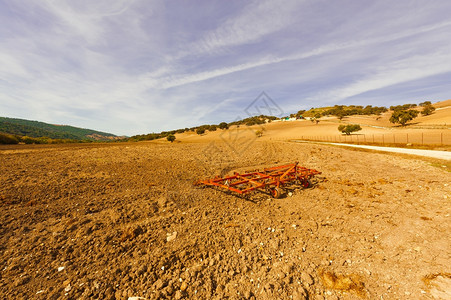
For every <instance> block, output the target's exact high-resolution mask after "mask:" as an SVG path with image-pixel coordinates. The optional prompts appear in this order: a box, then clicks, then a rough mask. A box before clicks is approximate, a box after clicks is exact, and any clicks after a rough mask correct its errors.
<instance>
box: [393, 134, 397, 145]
mask: <svg viewBox="0 0 451 300" xmlns="http://www.w3.org/2000/svg"><path fill="white" fill-rule="evenodd" d="M393 144H396V140H395V134H394V133H393Z"/></svg>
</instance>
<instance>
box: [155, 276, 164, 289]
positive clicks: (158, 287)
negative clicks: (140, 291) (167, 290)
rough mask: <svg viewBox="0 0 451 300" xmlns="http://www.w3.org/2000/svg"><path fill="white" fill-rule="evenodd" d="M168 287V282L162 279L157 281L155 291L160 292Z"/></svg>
mask: <svg viewBox="0 0 451 300" xmlns="http://www.w3.org/2000/svg"><path fill="white" fill-rule="evenodd" d="M166 285H167V282H164V281H163V280H162V279H161V278H159V279H158V280H157V281H155V283H154V286H155V289H157V290H160V289H162V288H163V287H165V286H166Z"/></svg>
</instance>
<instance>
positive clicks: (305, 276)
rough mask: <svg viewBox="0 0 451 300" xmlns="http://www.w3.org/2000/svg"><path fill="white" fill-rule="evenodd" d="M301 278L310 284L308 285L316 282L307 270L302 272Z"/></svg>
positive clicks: (303, 281)
mask: <svg viewBox="0 0 451 300" xmlns="http://www.w3.org/2000/svg"><path fill="white" fill-rule="evenodd" d="M301 280H302V283H304V284H308V285H312V284H313V282H314V281H313V277H312V276H311V275H310V274H309V273H307V272H302V273H301Z"/></svg>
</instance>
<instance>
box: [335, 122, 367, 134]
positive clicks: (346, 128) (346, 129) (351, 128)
mask: <svg viewBox="0 0 451 300" xmlns="http://www.w3.org/2000/svg"><path fill="white" fill-rule="evenodd" d="M359 130H362V127H360V125H359V124H349V125H340V126H338V131H341V132H342V133H345V134H346V135H350V134H351V132H356V131H359Z"/></svg>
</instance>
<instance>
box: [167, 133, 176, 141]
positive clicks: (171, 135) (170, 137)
mask: <svg viewBox="0 0 451 300" xmlns="http://www.w3.org/2000/svg"><path fill="white" fill-rule="evenodd" d="M166 139H167V140H168V141H170V142H171V143H172V142H173V141H175V135H173V134H170V135H168V136H167V137H166Z"/></svg>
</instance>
